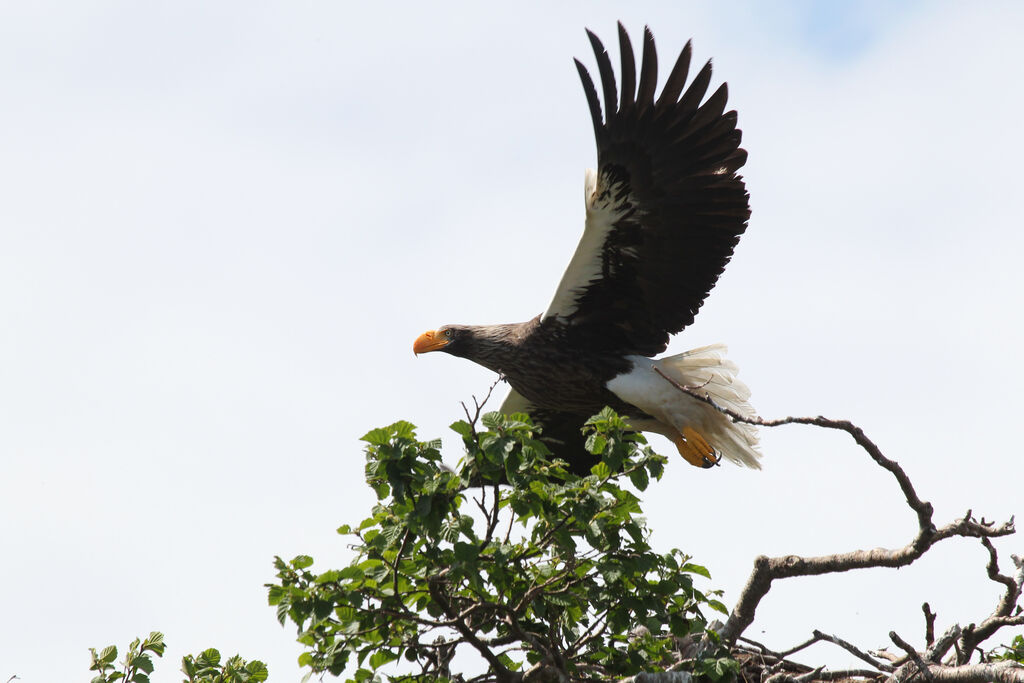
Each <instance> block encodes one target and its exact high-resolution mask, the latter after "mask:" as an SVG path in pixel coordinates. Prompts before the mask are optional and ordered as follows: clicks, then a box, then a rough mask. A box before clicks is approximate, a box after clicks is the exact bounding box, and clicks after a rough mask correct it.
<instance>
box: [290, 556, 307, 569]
mask: <svg viewBox="0 0 1024 683" xmlns="http://www.w3.org/2000/svg"><path fill="white" fill-rule="evenodd" d="M289 564H291V566H292V567H294V568H295V569H305V568H306V567H310V566H312V565H313V558H312V557H310V556H309V555H296V556H295V557H293V558H292V561H291V562H290V563H289Z"/></svg>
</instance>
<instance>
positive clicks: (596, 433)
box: [268, 406, 737, 683]
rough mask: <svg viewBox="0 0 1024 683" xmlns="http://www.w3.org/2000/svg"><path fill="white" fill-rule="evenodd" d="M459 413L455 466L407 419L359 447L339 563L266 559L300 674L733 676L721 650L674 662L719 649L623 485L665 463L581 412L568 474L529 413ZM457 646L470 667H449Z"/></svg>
mask: <svg viewBox="0 0 1024 683" xmlns="http://www.w3.org/2000/svg"><path fill="white" fill-rule="evenodd" d="M467 418H468V419H467V420H465V421H459V422H456V423H455V424H453V425H452V429H453V430H454V431H455V432H456V433H457V434H458V435H459V436H460V437H461V438H462V441H463V444H464V446H465V449H466V454H465V457H464V458H463V460H462V461H461V462H460V463H459V465H458V467H457V468H456V469H455V470H454V471H452V470H449V469H447V468H445V467H443V466H442V464H441V456H440V452H439V447H440V444H439V442H437V441H428V442H421V441H418V440H417V439H416V435H415V432H414V430H413V427H412V425H410V424H409V423H407V422H397V423H395V424H393V425H391V426H389V427H386V428H383V429H377V430H374V431H371V432H370V433H368V434H367V435H366V436H365V437H364V439H363V440H364V441H365V442H366V443H367V447H366V453H367V465H366V480H367V483H368V484H369V485H370V486H371V487H372V488H373V489H374V491H375V492H376V494H377V498H378V503H377V505H375V507H374V508H373V511H372V516H371V517H369V518H368V519H366V520H364V521H363V522H361V523H360V524H359V525H358V526H356V527H351V526H348V525H345V526H342V527H341V528H340V529H339V530H338V531H339V532H340V533H342V534H345V535H349V536H350V537H353V538H354V543H353V545H352V548H353V550H355V552H356V558H355V559H354V560H353V561H352V563H351V564H349V565H348V566H347V567H344V568H343V569H328V570H326V571H316V572H314V571H313V570H312V569H311V567H312V565H313V560H312V558H310V557H308V556H304V555H303V556H299V557H296V558H293V559H292V560H290V561H285V560H283V559H281V558H277V560H276V562H275V567H276V568H277V572H278V574H277V578H278V582H277V583H274V584H270V585H268V598H269V602H270V604H271V605H274V606H275V607H276V608H277V614H278V618H279V620H280V621H281V622H282V624H283V623H285V622H287V621H291V622H292V623H294V624H295V625H296V627H297V629H298V639H299V642H300V643H302V644H303V645H304V646H305V647H306V651H305V652H304V653H303V654H302V655H301V656H300V663H301V664H302V665H304V666H306V667H308V669H309V675H312V674H314V673H320V672H329V673H332V674H335V675H340V674H342V673H343V672H345V671H346V670H349V668H350V667H351V668H354V673H352V674H351V676H352V680H355V681H366V680H370V679H371V678H373V677H374V675H375V674H377V673H378V672H380V671H383V670H384V668H385V667H387V670H388V671H389V672H391V673H390V675H392V676H396V675H397V676H401V677H403V678H404V679H410V680H411V679H416V680H439V681H444V680H456V679H458V680H465V681H472V682H479V683H483V682H485V681H498V682H506V681H507V682H519V681H522V682H524V683H525V682H528V681H541V680H550V681H569V680H580V679H584V678H585V679H595V678H600V679H609V678H615V677H623V676H630V675H634V674H638V673H640V672H642V671H645V670H650V669H667V668H671V667H675V666H680V665H683V666H686V667H687V668H688V670H689V671H692V672H697V671H699V672H700V673H701V674H702V675H704V676H705V677H706V678H707V679H708V680H724V679H727V678H729V677H730V676H731V675H732V674H734V673H735V672H736V670H737V668H736V662H734V661H733V660H731V659H730V658H728V656H727V652H726V651H725V650H724V649H721V648H719V649H716V648H711V649H709V650H708V652H706V653H704V654H703V655H702V656H701V657H700V658H699V659H692V658H691V659H689V660H686V661H685V662H684V657H683V655H682V651H681V650H680V644H681V643H683V642H690V643H692V642H695V640H700V639H702V638H705V637H707V638H712V639H713V638H716V636H715V634H713V633H712V634H710V635H708V634H707V631H706V627H707V619H706V617H705V615H704V610H706V609H711V610H715V611H719V612H722V613H723V614H724V613H725V608H724V606H723V605H722V604H721V602H719V601H718V600H717V598H716V597H715V594H713V593H708V594H705V593H703V592H701V591H700V590H698V589H697V588H696V587H695V586H694V581H693V577H694V575H699V576H704V577H707V576H708V572H707V570H706V569H704V568H703V567H701V566H699V565H696V564H693V563H691V562H690V561H689V560H690V558H689V557H687V556H686V555H684V554H683V553H681V552H680V551H678V550H673V551H670V552H668V553H665V554H659V553H656V552H654V551H653V550H652V549H651V547H650V546H649V544H648V538H649V535H650V531H649V529H648V528H647V526H646V522H645V521H644V519H643V518H642V517H641V516H640V512H641V511H640V505H639V499H638V498H637V497H636V495H635V494H634V493H632V492H630V491H629V490H628V489H627V488H625V487H624V486H623V485H624V484H625V483H626V482H630V483H631V484H632V485H633V486H634V487H635V488H636V489H639V490H641V491H642V490H643V489H645V488H646V487H647V485H648V484H649V482H650V481H651V479H655V480H656V479H658V478H660V477H661V474H662V472H663V470H664V464H665V458H663V457H662V456H659V455H657V454H655V453H654V452H653V451H651V450H650V449H649V448H648V447H647V446H646V442H645V441H644V439H643V437H642V436H641V435H639V434H636V433H633V432H631V431H630V430H629V428H628V425H627V424H626V423H625V422H624V421H623V420H622V419H621V418H620V417H619V416H617V415H615V414H614V413H613V412H612V411H610V410H605V411H602V412H601V413H600V414H599V415H596V416H595V417H594V418H592V419H591V420H590V421H589V422H588V423H587V425H586V429H587V431H588V432H589V433H588V438H587V447H588V449H589V450H590V451H591V452H592V453H594V455H595V456H596V458H595V459H599V461H598V462H597V464H596V465H595V466H594V467H593V468H592V470H591V473H590V474H589V475H587V476H584V477H580V476H577V475H574V474H572V473H570V472H568V470H567V469H566V466H565V463H564V462H562V461H560V460H558V459H556V458H553V457H552V455H551V453H550V452H549V451H548V450H547V448H546V447H545V445H544V444H543V443H542V442H541V441H540V440H539V439H538V436H539V434H538V430H537V428H536V427H534V425H533V424H532V423H531V421H530V419H529V417H528V416H526V415H522V414H517V415H511V416H503V415H500V414H497V413H488V414H485V415H482V416H481V415H480V411H479V406H477V411H476V415H472V414H470V413H469V411H467ZM477 420H479V422H480V423H481V424H482V428H481V426H480V425H478V424H477ZM474 491H476V492H478V493H477V494H475V495H474V494H473V492H474ZM506 525H507V531H505V533H504V534H501V533H498V529H499V528H505V527H506ZM513 528H516V529H518V530H519V531H518V533H516V534H513V533H512V529H513ZM461 651H466V652H474V653H475V654H476V655H477V656H478V657H479V658H480V660H481V662H482V669H483V671H482V672H481V673H478V674H475V675H472V676H466V675H463V674H460V673H455V672H452V670H451V663H452V661H453V658H454V657H455V656H456V653H457V652H461Z"/></svg>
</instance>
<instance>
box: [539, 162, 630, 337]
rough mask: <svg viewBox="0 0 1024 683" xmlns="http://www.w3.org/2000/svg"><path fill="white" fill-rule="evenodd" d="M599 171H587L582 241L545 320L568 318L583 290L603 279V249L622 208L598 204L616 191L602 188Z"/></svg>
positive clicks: (546, 313) (584, 186)
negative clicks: (599, 199)
mask: <svg viewBox="0 0 1024 683" xmlns="http://www.w3.org/2000/svg"><path fill="white" fill-rule="evenodd" d="M598 181H599V178H598V175H597V171H595V170H594V169H592V168H588V169H587V171H586V174H585V176H584V182H583V192H584V202H585V206H586V211H587V219H586V223H584V226H583V237H581V238H580V242H579V244H578V245H577V246H576V252H575V253H574V254H573V255H572V259H571V260H570V261H569V266H568V267H567V268H566V269H565V273H564V274H563V275H562V280H561V281H560V282H559V283H558V289H556V290H555V296H554V298H553V299H552V300H551V305H549V306H548V310H547V311H545V312H544V315H543V316H542V319H544V318H548V317H550V316H553V315H560V316H568V315H571V314H572V313H573V312H574V311H575V310H576V308H577V305H578V304H577V298H578V297H579V295H580V292H581V290H583V288H585V287H586V286H587V285H588V284H590V283H591V282H593V281H594V280H596V279H598V278H599V277H600V276H601V251H602V249H603V248H604V243H605V240H606V239H607V237H608V233H609V232H610V231H611V229H612V228H613V227H614V226H615V222H616V221H617V220H618V219H619V218H620V217H621V216H622V214H623V211H622V210H621V207H619V206H615V205H613V204H612V202H609V201H605V202H599V201H598V197H600V196H601V195H603V194H605V190H607V189H611V190H612V192H609V193H608V194H609V195H611V196H614V195H615V194H616V193H615V192H614V190H615V188H602V187H599V182H598Z"/></svg>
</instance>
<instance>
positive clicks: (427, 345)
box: [412, 330, 451, 354]
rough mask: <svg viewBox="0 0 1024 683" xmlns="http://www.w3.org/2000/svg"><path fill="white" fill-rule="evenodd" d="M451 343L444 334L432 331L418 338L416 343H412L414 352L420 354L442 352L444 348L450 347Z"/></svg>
mask: <svg viewBox="0 0 1024 683" xmlns="http://www.w3.org/2000/svg"><path fill="white" fill-rule="evenodd" d="M449 341H451V340H450V339H449V338H448V337H446V336H445V334H444V332H438V331H437V330H430V331H429V332H424V333H423V334H421V335H420V336H418V337H416V341H414V342H413V343H412V352H413V353H415V354H420V353H428V352H430V351H440V350H441V349H443V348H444V347H446V346H448V342H449Z"/></svg>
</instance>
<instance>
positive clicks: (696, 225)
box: [413, 23, 760, 473]
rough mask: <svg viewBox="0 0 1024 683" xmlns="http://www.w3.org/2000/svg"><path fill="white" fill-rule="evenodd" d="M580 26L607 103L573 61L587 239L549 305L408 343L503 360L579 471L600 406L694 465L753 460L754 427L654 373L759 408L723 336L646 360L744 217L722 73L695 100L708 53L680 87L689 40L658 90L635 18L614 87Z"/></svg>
mask: <svg viewBox="0 0 1024 683" xmlns="http://www.w3.org/2000/svg"><path fill="white" fill-rule="evenodd" d="M587 35H588V36H589V38H590V43H591V45H592V46H593V48H594V54H595V55H596V57H597V67H598V72H599V73H600V75H601V89H602V93H603V95H604V110H605V114H604V115H603V116H602V111H601V101H600V99H599V97H598V93H597V89H596V88H595V87H594V81H593V80H592V79H591V77H590V73H589V72H588V71H587V69H586V68H585V67H584V66H583V64H582V63H581V62H580V61H579V60H575V61H576V68H577V70H578V71H579V75H580V79H581V80H582V81H583V90H584V91H585V93H586V96H587V104H588V105H589V106H590V116H591V118H592V119H593V122H594V136H595V137H596V138H597V170H596V171H594V170H588V171H587V173H586V181H585V186H584V193H585V200H586V224H585V226H584V230H583V237H582V238H581V239H580V243H579V246H577V247H576V252H575V253H574V254H573V257H572V260H570V261H569V267H568V268H567V269H566V271H565V274H564V275H563V276H562V280H561V282H560V283H559V285H558V289H557V290H556V291H555V296H554V299H553V300H552V301H551V305H550V306H548V308H547V310H546V311H545V312H544V313H543V314H542V315H539V316H537V317H536V318H534V319H533V320H529V321H527V322H524V323H512V324H507V325H445V326H444V327H441V328H439V329H437V330H432V331H429V332H425V333H424V334H422V335H420V336H419V338H417V339H416V341H415V343H414V344H413V351H415V352H416V353H417V354H419V353H426V352H428V351H444V352H446V353H450V354H452V355H454V356H461V357H463V358H468V359H469V360H472V361H474V362H476V363H479V364H480V365H483V366H484V367H486V368H489V369H491V370H493V371H495V372H497V373H500V374H501V375H502V376H503V377H504V378H505V379H506V380H507V381H508V383H509V384H510V385H511V386H512V390H511V392H510V394H509V396H508V398H507V399H506V400H505V402H504V403H503V404H502V407H501V412H503V413H513V412H527V413H530V414H531V415H532V416H533V417H534V419H535V420H536V421H537V422H538V423H540V424H541V426H542V428H543V429H542V431H543V438H544V439H546V440H548V441H549V445H550V447H551V450H552V452H553V453H554V454H555V455H556V456H558V457H561V458H563V459H564V460H566V461H567V462H568V463H569V465H570V468H571V469H572V470H573V471H576V472H578V473H587V472H588V471H589V468H590V466H591V465H593V464H595V463H596V462H597V459H598V458H597V457H596V456H594V455H591V454H590V453H588V452H587V451H586V449H585V448H584V445H583V444H584V441H583V438H582V436H581V433H580V428H581V426H582V424H583V422H584V421H585V420H586V419H587V418H588V417H590V416H591V415H593V414H595V413H597V412H598V411H600V410H601V409H602V408H603V407H605V406H611V407H612V408H613V409H614V410H615V411H617V412H618V413H619V414H620V415H623V416H626V417H627V419H628V421H629V424H630V425H631V426H632V427H633V428H634V429H636V430H639V431H647V432H655V433H658V434H663V435H665V436H667V437H668V438H669V439H671V440H672V441H673V443H674V444H675V445H676V448H677V449H678V450H679V453H680V454H681V455H682V456H683V457H684V458H685V459H686V460H687V461H688V462H690V463H691V464H693V465H696V466H698V467H710V466H711V465H714V464H716V463H717V462H718V461H719V459H720V458H721V457H722V456H724V457H725V458H727V459H729V460H732V461H734V462H736V463H739V464H741V465H746V466H748V467H755V468H756V467H759V464H758V459H759V458H760V453H759V452H758V449H757V432H756V431H755V429H754V428H753V427H751V426H749V425H745V424H737V423H733V422H732V420H731V419H729V418H728V417H726V416H725V415H723V414H722V413H720V412H718V411H716V410H715V409H714V407H713V406H710V405H708V404H707V403H704V402H702V401H699V400H697V399H695V398H693V397H692V396H688V395H687V394H685V393H683V392H680V391H679V390H678V389H677V388H675V387H673V386H672V385H671V384H670V383H669V382H668V381H667V380H666V379H665V378H664V377H662V376H661V375H660V374H659V371H660V372H661V373H664V374H665V375H667V376H669V377H671V378H672V379H674V380H675V381H676V382H678V383H679V384H682V385H684V386H690V387H694V388H700V390H701V391H702V392H706V393H707V394H708V395H709V396H710V398H712V399H713V400H714V401H715V402H716V403H718V404H719V405H721V406H724V407H727V408H731V409H733V410H735V411H737V412H739V413H742V414H744V415H753V414H754V410H753V407H752V406H751V405H750V403H749V401H748V399H749V396H750V391H749V389H747V387H746V385H744V384H743V383H742V382H740V381H739V380H738V379H737V378H736V366H735V365H734V364H733V363H731V362H730V361H728V360H726V359H725V358H724V356H723V353H724V351H725V347H724V346H722V345H713V346H706V347H703V348H699V349H694V350H692V351H687V352H686V353H682V354H679V355H676V356H669V357H666V358H658V359H655V358H653V356H655V355H657V354H659V353H662V352H663V351H664V350H665V348H666V347H667V346H668V342H669V337H670V336H671V335H673V334H675V333H677V332H679V331H680V330H682V329H683V328H684V327H686V326H687V325H689V324H690V323H692V322H693V318H694V316H695V315H696V314H697V311H698V310H699V309H700V307H701V304H702V303H703V302H704V299H705V297H707V295H708V293H709V292H710V291H711V288H712V287H713V286H714V285H715V282H716V281H717V280H718V276H719V275H721V273H722V271H723V269H724V268H725V264H726V263H728V261H729V258H730V257H731V255H732V251H733V248H734V247H735V246H736V243H737V242H738V241H739V237H740V235H741V234H743V231H744V230H745V229H746V226H747V218H748V217H749V216H750V208H749V204H748V195H747V191H746V188H745V186H744V184H743V179H742V178H741V177H740V176H739V175H737V174H736V171H737V170H738V169H739V168H740V167H741V166H743V164H744V162H745V161H746V159H747V153H746V151H745V150H743V149H740V147H739V145H740V138H741V132H740V131H739V130H738V129H737V128H736V112H735V111H729V112H725V104H726V99H727V95H728V92H727V89H726V85H725V84H724V83H723V84H722V86H721V87H720V88H718V90H716V91H715V92H714V94H712V95H711V96H710V97H708V98H707V99H706V100H704V95H705V93H706V92H707V88H708V84H709V82H710V80H711V62H710V61H709V62H708V63H707V64H705V65H704V67H703V68H702V69H701V70H700V71H699V72H698V73H697V75H696V77H694V79H693V82H692V83H691V84H690V86H689V87H688V88H686V90H685V92H684V90H683V86H684V85H685V83H686V76H687V72H688V71H689V66H690V53H691V47H690V43H689V42H687V43H686V46H685V47H684V48H683V51H682V53H680V55H679V58H678V59H677V60H676V63H675V66H674V67H673V68H672V71H671V73H670V74H669V77H668V80H667V81H666V82H665V85H664V87H663V88H662V90H661V94H660V95H658V97H657V98H655V91H656V87H657V78H658V59H657V55H656V54H655V48H654V36H653V35H652V34H651V32H650V30H649V29H647V28H645V29H644V46H643V58H642V63H641V67H640V74H639V83H637V71H636V62H635V60H634V55H633V47H632V45H631V44H630V41H629V36H628V35H627V34H626V31H625V29H624V28H623V26H622V24H621V23H620V24H619V45H620V52H621V60H622V83H621V92H619V91H618V90H617V87H616V82H615V75H614V73H613V72H612V65H611V60H610V59H609V57H608V52H607V51H606V50H605V48H604V46H603V45H602V44H601V41H600V40H598V38H597V36H595V35H594V34H593V33H592V32H590V31H589V30H588V31H587ZM702 100H704V101H703V104H702Z"/></svg>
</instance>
